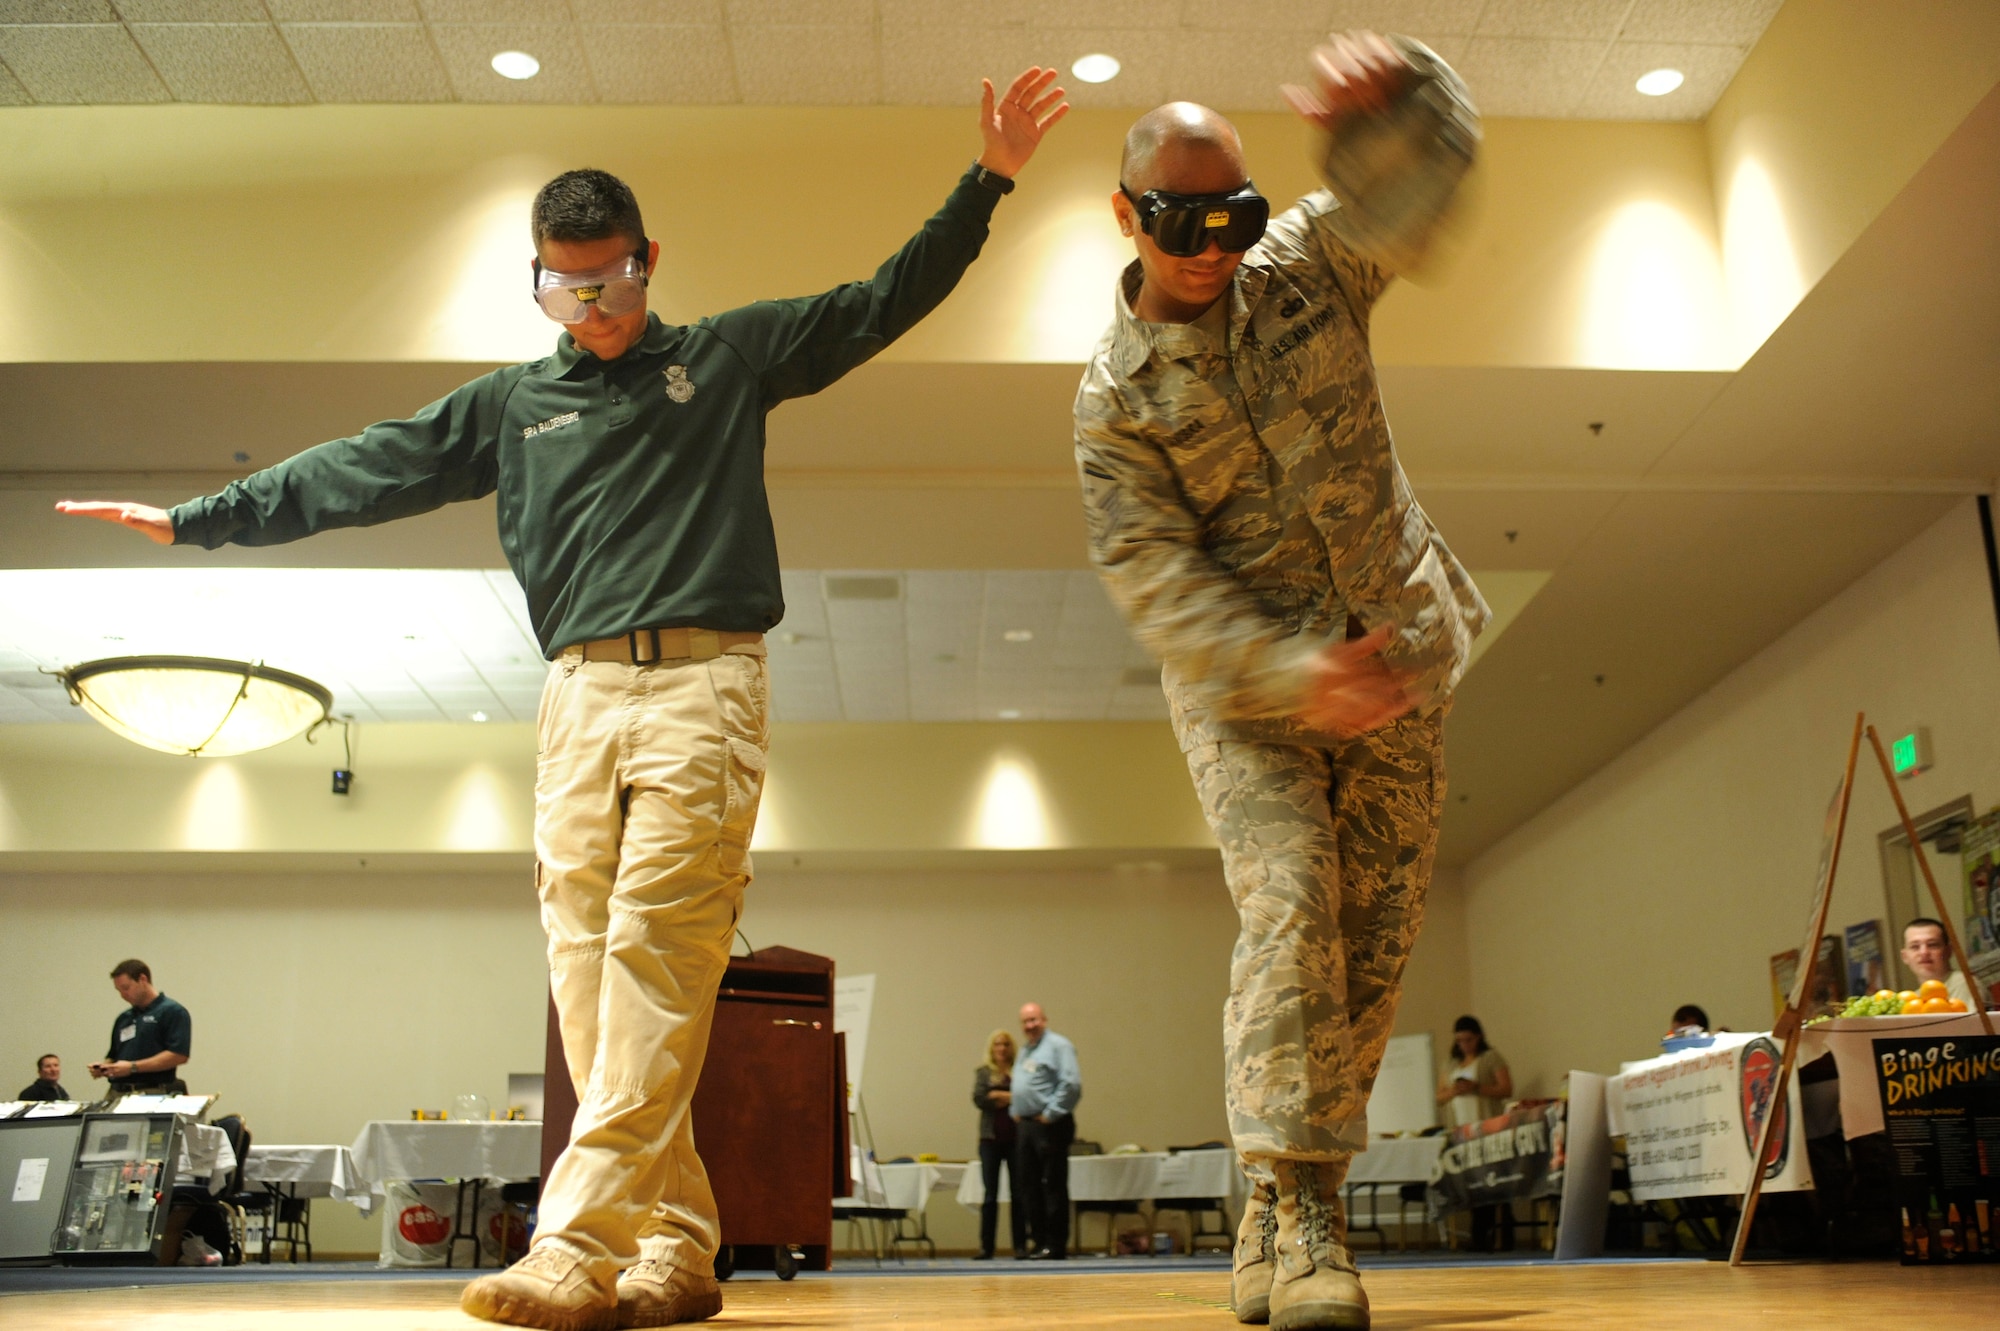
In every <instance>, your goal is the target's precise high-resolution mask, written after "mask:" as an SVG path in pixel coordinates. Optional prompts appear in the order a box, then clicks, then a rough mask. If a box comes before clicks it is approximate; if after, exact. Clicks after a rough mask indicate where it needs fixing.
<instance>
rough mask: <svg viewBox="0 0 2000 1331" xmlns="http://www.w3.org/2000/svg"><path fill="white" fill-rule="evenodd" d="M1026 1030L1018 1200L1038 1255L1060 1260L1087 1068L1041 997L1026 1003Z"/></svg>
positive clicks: (1018, 1079)
mask: <svg viewBox="0 0 2000 1331" xmlns="http://www.w3.org/2000/svg"><path fill="white" fill-rule="evenodd" d="M1021 1033H1022V1034H1023V1035H1025V1036H1026V1037H1027V1039H1026V1041H1025V1042H1024V1043H1023V1044H1022V1046H1021V1057H1020V1058H1019V1059H1018V1060H1017V1061H1016V1062H1015V1064H1014V1100H1013V1103H1012V1104H1011V1105H1009V1106H1008V1112H1010V1113H1011V1114H1012V1115H1013V1116H1014V1120H1015V1123H1016V1126H1018V1127H1019V1129H1020V1131H1019V1132H1017V1133H1016V1134H1015V1136H1014V1141H1015V1148H1014V1149H1015V1151H1016V1152H1017V1158H1016V1161H1015V1167H1014V1185H1015V1187H1016V1188H1018V1189H1019V1190H1020V1194H1021V1195H1020V1196H1019V1197H1017V1198H1016V1199H1015V1204H1016V1205H1017V1206H1020V1207H1021V1208H1023V1210H1024V1211H1025V1212H1026V1213H1027V1217H1028V1233H1029V1235H1030V1241H1031V1242H1032V1243H1033V1245H1034V1249H1035V1251H1034V1259H1035V1260H1036V1261H1045V1262H1059V1261H1061V1260H1063V1259H1064V1258H1065V1257H1068V1256H1069V1144H1070V1143H1071V1142H1073V1141H1075V1140H1076V1119H1075V1117H1074V1112H1075V1110H1076V1102H1077V1101H1078V1100H1080V1099H1082V1098H1083V1073H1082V1072H1081V1071H1079V1070H1078V1068H1077V1064H1076V1046H1075V1045H1073V1044H1071V1043H1070V1042H1069V1041H1068V1040H1066V1039H1064V1038H1063V1037H1062V1036H1060V1035H1057V1034H1056V1033H1055V1032H1054V1031H1052V1030H1050V1029H1049V1019H1048V1017H1047V1016H1046V1015H1045V1014H1044V1013H1043V1012H1042V1005H1041V1004H1040V1003H1027V1004H1024V1005H1023V1006H1022V1008H1021Z"/></svg>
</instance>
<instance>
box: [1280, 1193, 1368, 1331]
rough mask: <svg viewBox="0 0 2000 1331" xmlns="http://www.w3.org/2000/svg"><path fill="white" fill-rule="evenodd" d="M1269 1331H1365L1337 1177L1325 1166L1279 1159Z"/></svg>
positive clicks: (1364, 1307)
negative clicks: (1310, 1330)
mask: <svg viewBox="0 0 2000 1331" xmlns="http://www.w3.org/2000/svg"><path fill="white" fill-rule="evenodd" d="M1277 1172H1278V1205H1277V1207H1276V1212H1277V1218H1278V1225H1277V1229H1278V1233H1277V1262H1276V1268H1277V1269H1276V1271H1275V1272H1273V1274H1272V1277H1271V1331H1307V1329H1308V1328H1339V1331H1368V1296H1367V1295H1366V1294H1364V1293H1363V1292H1362V1290H1361V1277H1360V1276H1359V1275H1357V1274H1355V1270H1354V1254H1353V1253H1352V1252H1350V1251H1349V1250H1348V1247H1347V1212H1346V1209H1345V1207H1343V1206H1342V1204H1341V1200H1340V1184H1339V1173H1340V1171H1338V1170H1337V1169H1335V1168H1334V1167H1333V1166H1330V1165H1315V1164H1307V1163H1304V1162H1300V1161H1293V1160H1280V1161H1278V1162H1277Z"/></svg>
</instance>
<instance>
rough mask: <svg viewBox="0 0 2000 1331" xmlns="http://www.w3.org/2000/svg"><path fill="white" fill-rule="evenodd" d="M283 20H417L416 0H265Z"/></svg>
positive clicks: (306, 21)
mask: <svg viewBox="0 0 2000 1331" xmlns="http://www.w3.org/2000/svg"><path fill="white" fill-rule="evenodd" d="M264 3H265V4H266V5H269V6H270V9H271V17H272V18H274V19H276V20H278V22H280V23H416V22H419V21H420V20H421V19H422V18H423V15H421V14H419V13H418V12H417V0H264Z"/></svg>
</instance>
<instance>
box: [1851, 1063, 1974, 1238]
mask: <svg viewBox="0 0 2000 1331" xmlns="http://www.w3.org/2000/svg"><path fill="white" fill-rule="evenodd" d="M1875 1075H1876V1084H1877V1086H1878V1087H1879V1089H1880V1090H1881V1092H1882V1120H1883V1123H1884V1124H1885V1126H1886V1127H1887V1128H1888V1132H1889V1145H1890V1146H1891V1147H1892V1148H1893V1149H1894V1150H1895V1153H1896V1205H1897V1207H1898V1208H1899V1210H1900V1212H1901V1214H1900V1215H1899V1216H1898V1219H1899V1220H1900V1221H1901V1223H1902V1228H1903V1265H1905V1266H1937V1265H1943V1264H1948V1263H1958V1262H1993V1261H2000V1257H1996V1256H1995V1252H1994V1244H1995V1242H1996V1240H2000V1233H1996V1231H2000V1216H1996V1215H1995V1214H1994V1212H1995V1210H2000V1036H1991V1035H1960V1036H1949V1037H1937V1036H1932V1037H1929V1038H1927V1039H1916V1040H1877V1041H1875Z"/></svg>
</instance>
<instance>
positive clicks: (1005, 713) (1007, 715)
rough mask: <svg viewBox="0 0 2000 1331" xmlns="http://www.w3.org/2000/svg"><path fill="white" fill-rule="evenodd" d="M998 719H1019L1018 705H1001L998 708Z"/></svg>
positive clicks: (1019, 710)
mask: <svg viewBox="0 0 2000 1331" xmlns="http://www.w3.org/2000/svg"><path fill="white" fill-rule="evenodd" d="M1000 719H1001V720H1002V721H1019V720H1020V719H1021V709H1020V708H1018V707H1002V708H1001V709H1000Z"/></svg>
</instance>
